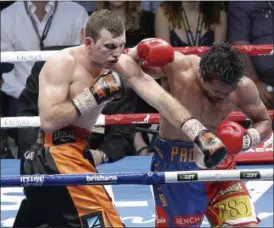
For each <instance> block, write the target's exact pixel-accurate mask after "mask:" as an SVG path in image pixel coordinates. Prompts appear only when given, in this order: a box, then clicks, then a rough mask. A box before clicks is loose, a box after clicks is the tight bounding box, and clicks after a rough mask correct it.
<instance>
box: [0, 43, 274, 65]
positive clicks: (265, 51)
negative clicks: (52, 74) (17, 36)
mask: <svg viewBox="0 0 274 228" xmlns="http://www.w3.org/2000/svg"><path fill="white" fill-rule="evenodd" d="M234 47H235V48H237V49H239V51H241V52H242V53H245V54H247V55H249V56H258V55H260V56H262V55H273V44H267V45H242V46H234ZM209 48H210V47H208V46H200V47H183V48H174V50H175V51H179V52H182V53H183V54H185V55H189V54H195V55H202V54H204V53H206V52H207V51H208V50H209ZM56 52H58V51H12V52H9V51H7V52H1V62H22V61H31V62H36V61H46V60H48V59H49V57H50V56H52V55H53V54H55V53H56Z"/></svg>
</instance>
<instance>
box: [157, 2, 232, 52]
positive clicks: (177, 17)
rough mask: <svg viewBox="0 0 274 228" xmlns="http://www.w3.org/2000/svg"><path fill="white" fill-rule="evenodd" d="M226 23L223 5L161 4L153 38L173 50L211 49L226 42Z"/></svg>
mask: <svg viewBox="0 0 274 228" xmlns="http://www.w3.org/2000/svg"><path fill="white" fill-rule="evenodd" d="M226 29H227V19H226V12H225V5H224V3H223V2H202V1H201V2H199V1H198V2H195V1H191V2H188V1H181V2H168V1H165V2H163V3H162V4H161V6H160V8H159V9H158V10H157V13H156V18H155V33H156V37H159V38H162V39H165V40H166V41H168V42H169V43H170V44H171V45H172V46H173V47H184V46H211V45H212V44H213V43H216V42H223V41H225V40H226Z"/></svg>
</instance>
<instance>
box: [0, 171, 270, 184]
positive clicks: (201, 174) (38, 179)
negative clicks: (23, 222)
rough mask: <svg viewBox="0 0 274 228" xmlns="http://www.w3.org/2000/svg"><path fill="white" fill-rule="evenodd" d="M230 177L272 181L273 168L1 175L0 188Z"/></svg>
mask: <svg viewBox="0 0 274 228" xmlns="http://www.w3.org/2000/svg"><path fill="white" fill-rule="evenodd" d="M233 180H252V181H256V180H264V181H273V169H262V170H258V169H256V170H255V169H254V170H253V169H250V170H214V171H211V170H201V171H197V170H191V171H177V172H149V173H129V172H124V173H98V174H92V173H85V174H54V175H43V174H42V175H41V174H35V175H21V176H8V175H7V176H1V179H0V187H16V186H57V185H58V186H64V185H66V186H70V185H101V184H102V185H117V184H140V185H152V184H153V185H154V184H172V183H187V182H213V181H214V182H220V181H233Z"/></svg>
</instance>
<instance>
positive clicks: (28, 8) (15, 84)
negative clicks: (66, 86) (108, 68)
mask: <svg viewBox="0 0 274 228" xmlns="http://www.w3.org/2000/svg"><path fill="white" fill-rule="evenodd" d="M273 5H274V4H273V2H271V1H264V2H234V1H231V2H221V1H220V2H214V1H213V2H206V1H201V2H198V1H197V2H194V1H182V2H178V1H177V2H172V1H162V2H150V1H140V2H138V1H132V2H129V1H100V2H88V1H85V2H80V1H68V2H63V1H62V2H47V1H45V2H43V1H26V2H1V3H0V7H1V52H4V51H37V50H38V51H39V50H60V49H63V48H65V47H70V46H74V45H79V44H81V43H82V39H83V37H81V32H80V31H81V29H82V28H83V27H84V26H85V23H86V21H87V18H88V15H90V14H92V13H93V12H94V11H95V10H99V9H103V8H107V9H110V10H113V11H115V12H116V13H117V15H118V16H119V17H120V19H121V20H122V21H123V22H124V23H125V27H126V38H127V44H126V48H129V47H133V46H135V45H136V44H137V43H138V42H139V41H141V40H142V39H144V38H149V37H159V38H162V39H164V40H167V41H168V42H170V44H171V45H172V46H174V47H185V46H211V45H212V44H213V43H217V42H230V43H232V44H233V45H248V44H254V45H260V44H273V19H274V18H273V13H274V12H273ZM1 61H2V60H1ZM43 64H44V62H17V63H15V64H12V63H1V68H0V69H1V77H0V79H1V83H0V85H1V95H0V105H1V109H0V116H1V117H14V116H38V115H39V112H38V107H37V99H38V83H39V82H38V75H39V72H40V70H41V69H42V67H43ZM245 75H246V76H248V77H250V78H251V79H252V80H253V81H254V82H255V83H256V85H257V88H258V91H259V93H260V96H261V99H262V101H263V102H264V104H265V105H266V107H267V109H273V104H274V89H273V87H274V64H273V57H272V56H256V57H252V58H251V57H246V72H245ZM158 83H160V84H161V85H162V86H163V87H164V86H165V83H166V81H165V80H162V81H158ZM156 112H157V110H155V109H154V108H152V107H151V106H149V105H148V104H147V103H146V102H145V101H144V100H142V99H141V98H140V97H139V96H138V95H137V94H136V93H135V92H134V91H133V90H132V89H131V88H127V95H126V97H124V98H122V99H119V100H113V101H112V102H110V103H108V104H107V105H106V106H105V108H104V109H103V111H102V113H103V114H118V113H119V114H121V113H123V114H130V113H156ZM149 129H151V125H142V126H138V127H137V126H133V125H126V126H115V125H113V126H107V127H105V128H102V129H101V133H92V134H91V135H90V137H89V139H88V143H89V145H90V150H92V151H94V152H95V153H96V151H99V150H100V151H103V152H104V153H106V154H107V155H108V157H109V158H110V159H109V161H110V162H112V161H115V160H118V159H120V158H122V157H124V156H127V155H149V154H150V153H149V152H150V146H151V142H152V141H153V138H154V136H155V134H156V133H157V129H154V130H149ZM148 131H150V132H148ZM37 132H38V129H37V128H22V129H9V130H5V129H0V157H1V158H21V157H22V156H24V154H25V152H26V151H27V150H28V149H29V148H30V147H31V146H32V145H33V144H34V143H35V141H36V139H37ZM155 132H156V133H155ZM99 163H100V162H99Z"/></svg>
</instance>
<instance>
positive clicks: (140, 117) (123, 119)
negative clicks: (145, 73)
mask: <svg viewBox="0 0 274 228" xmlns="http://www.w3.org/2000/svg"><path fill="white" fill-rule="evenodd" d="M268 114H269V117H270V118H271V119H274V112H273V110H269V111H268ZM227 119H228V120H231V121H235V122H236V121H245V120H248V118H247V117H246V116H245V115H244V114H243V113H242V112H233V113H231V114H230V115H229V116H228V118H227ZM159 122H160V116H159V114H158V113H138V114H114V115H103V114H101V115H99V117H98V119H97V121H96V123H95V125H96V126H108V125H132V124H134V125H138V124H140V125H141V124H159ZM25 127H40V117H39V116H33V117H28V116H23V117H3V118H0V129H1V128H25Z"/></svg>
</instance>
